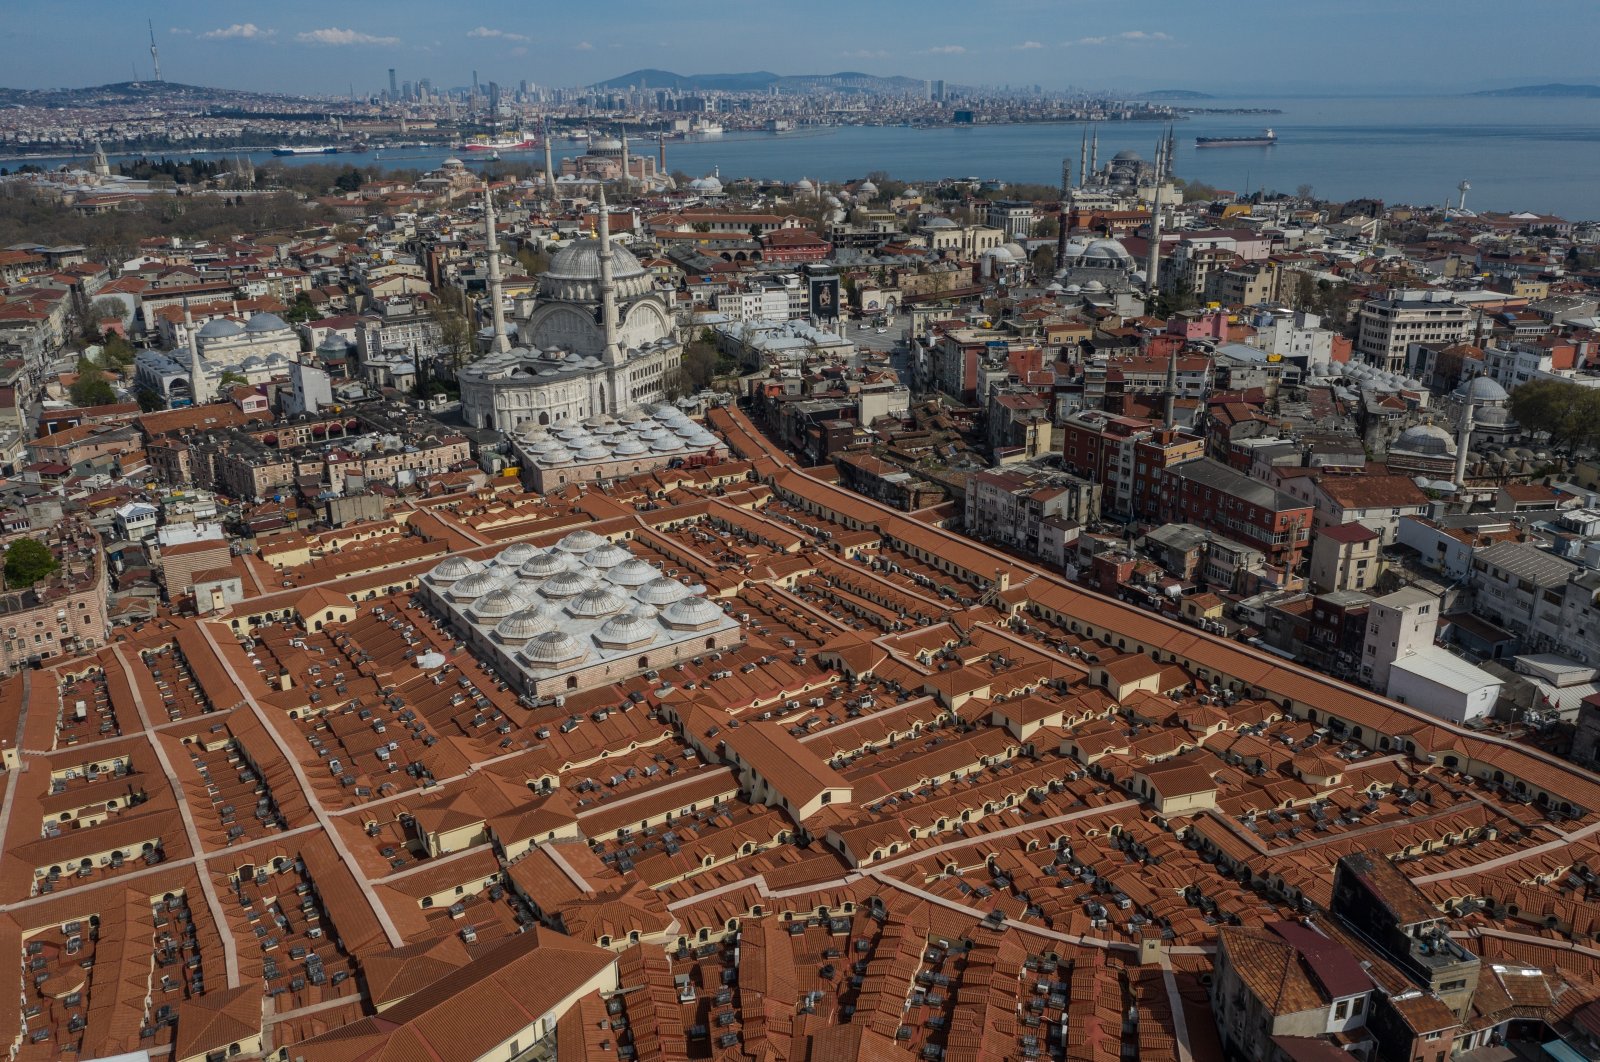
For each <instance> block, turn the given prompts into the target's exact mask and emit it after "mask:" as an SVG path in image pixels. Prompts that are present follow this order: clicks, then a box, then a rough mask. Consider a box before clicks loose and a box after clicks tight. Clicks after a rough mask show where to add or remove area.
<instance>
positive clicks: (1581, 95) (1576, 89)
mask: <svg viewBox="0 0 1600 1062" xmlns="http://www.w3.org/2000/svg"><path fill="white" fill-rule="evenodd" d="M1468 95H1471V96H1522V97H1544V98H1547V99H1560V98H1565V99H1586V100H1594V99H1600V85H1564V84H1561V83H1560V82H1552V83H1551V84H1548V85H1517V86H1516V87H1514V88H1503V89H1485V90H1484V91H1482V92H1472V93H1468Z"/></svg>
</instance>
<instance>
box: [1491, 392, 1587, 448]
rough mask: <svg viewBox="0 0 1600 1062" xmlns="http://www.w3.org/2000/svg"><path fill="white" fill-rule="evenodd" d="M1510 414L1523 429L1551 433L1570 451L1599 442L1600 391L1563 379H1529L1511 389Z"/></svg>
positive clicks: (1556, 442) (1555, 441) (1557, 445)
mask: <svg viewBox="0 0 1600 1062" xmlns="http://www.w3.org/2000/svg"><path fill="white" fill-rule="evenodd" d="M1510 408H1511V416H1512V417H1513V418H1514V419H1515V420H1516V422H1517V423H1518V424H1519V425H1521V426H1522V429H1523V430H1524V431H1528V432H1534V433H1542V434H1545V435H1548V436H1549V437H1550V445H1552V446H1554V447H1555V448H1556V449H1558V450H1562V451H1564V452H1565V453H1567V454H1569V455H1570V454H1571V453H1572V452H1573V451H1575V450H1577V449H1579V448H1580V447H1584V446H1593V445H1595V444H1596V443H1597V442H1600V392H1596V391H1595V390H1594V389H1592V388H1588V387H1584V386H1583V385H1582V384H1575V383H1567V382H1566V381H1564V380H1529V381H1528V382H1527V383H1525V384H1522V385H1521V386H1520V387H1518V388H1517V389H1516V390H1514V391H1512V392H1511V402H1510Z"/></svg>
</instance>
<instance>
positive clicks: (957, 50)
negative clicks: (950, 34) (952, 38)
mask: <svg viewBox="0 0 1600 1062" xmlns="http://www.w3.org/2000/svg"><path fill="white" fill-rule="evenodd" d="M966 53H967V50H966V49H965V48H963V47H962V46H961V45H959V44H940V45H937V46H936V47H933V48H929V49H928V51H927V54H928V55H965V54H966Z"/></svg>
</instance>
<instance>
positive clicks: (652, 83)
mask: <svg viewBox="0 0 1600 1062" xmlns="http://www.w3.org/2000/svg"><path fill="white" fill-rule="evenodd" d="M638 85H644V86H645V87H647V88H669V89H676V90H678V91H680V92H694V91H706V92H764V91H766V90H768V89H770V88H772V87H773V86H777V87H778V88H779V89H787V90H789V91H791V92H806V91H811V90H813V89H833V90H835V91H845V92H912V91H920V90H921V88H922V80H921V79H920V78H911V77H879V76H878V75H876V74H863V73H861V72H859V71H854V70H845V71H840V72H839V73H837V74H788V75H785V74H774V73H772V72H771V71H770V70H756V71H753V72H750V73H744V74H675V73H673V72H672V71H671V70H650V69H647V70H635V71H633V72H632V73H627V74H623V75H622V76H620V77H614V78H611V79H610V80H607V81H601V82H598V83H596V84H595V85H594V86H593V87H594V88H597V89H626V88H630V87H636V86H638Z"/></svg>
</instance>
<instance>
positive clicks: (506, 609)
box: [472, 586, 530, 620]
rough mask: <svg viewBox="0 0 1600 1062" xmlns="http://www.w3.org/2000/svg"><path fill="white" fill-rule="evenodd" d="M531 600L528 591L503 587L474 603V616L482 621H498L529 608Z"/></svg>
mask: <svg viewBox="0 0 1600 1062" xmlns="http://www.w3.org/2000/svg"><path fill="white" fill-rule="evenodd" d="M529 603H530V599H529V597H528V592H527V591H526V590H517V589H514V588H512V587H508V586H502V587H499V588H498V589H495V590H491V591H489V592H488V593H487V594H484V595H483V596H482V597H480V598H478V600H476V601H474V602H473V603H472V614H473V615H474V616H476V617H477V618H478V619H480V620H498V619H502V618H503V617H506V616H509V615H511V614H512V613H513V612H520V611H521V610H522V609H525V608H527V607H528V605H529Z"/></svg>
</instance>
